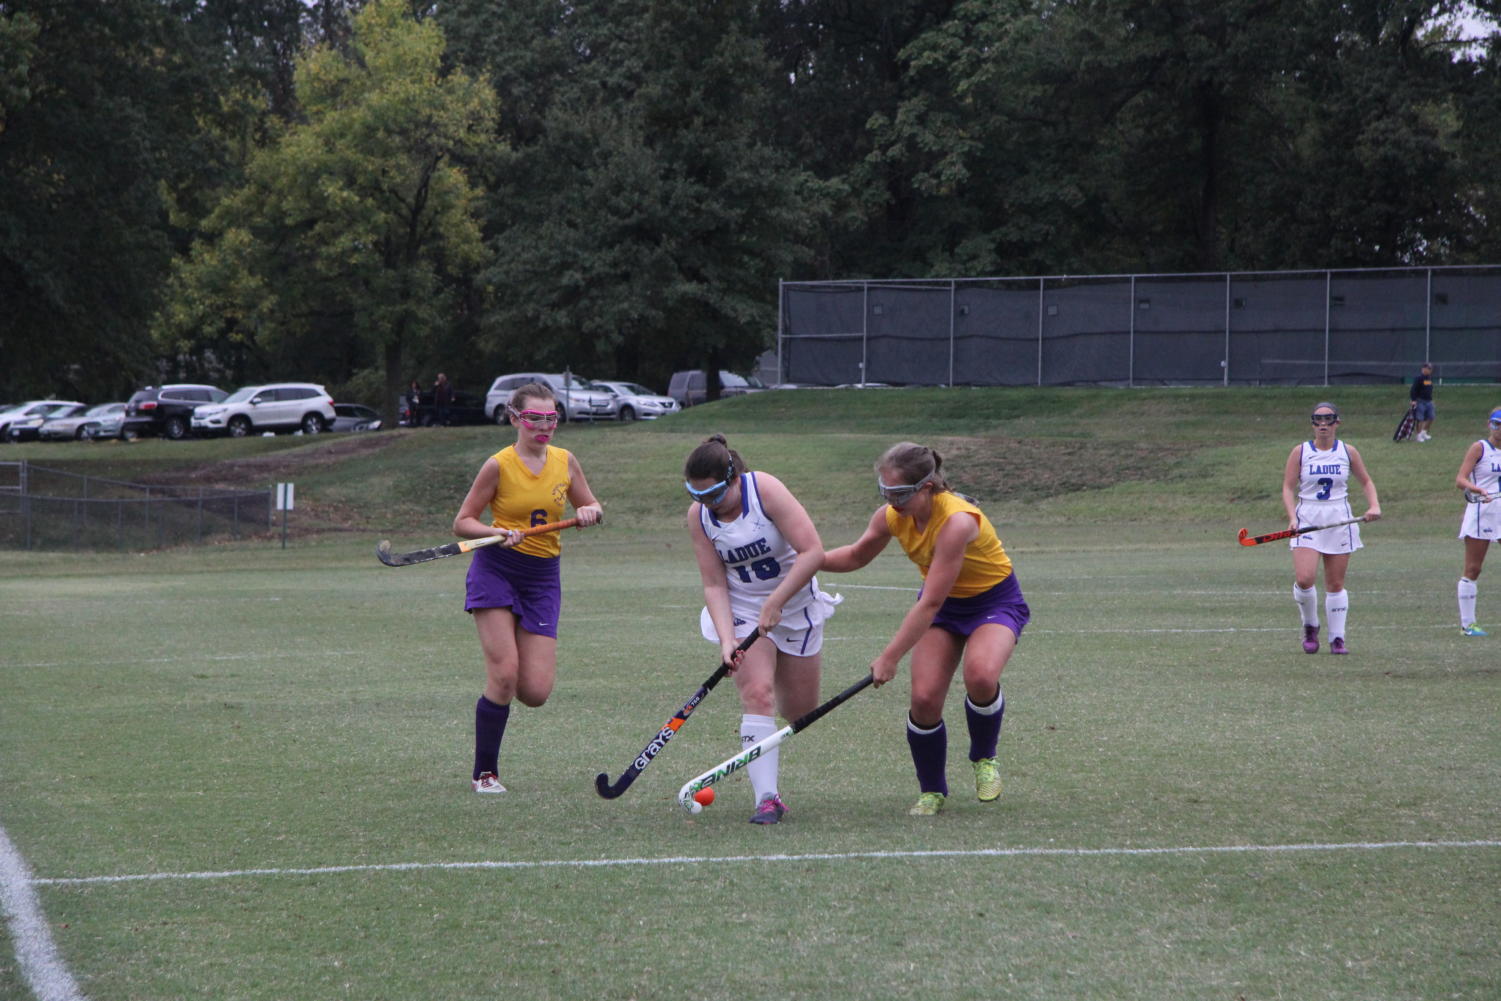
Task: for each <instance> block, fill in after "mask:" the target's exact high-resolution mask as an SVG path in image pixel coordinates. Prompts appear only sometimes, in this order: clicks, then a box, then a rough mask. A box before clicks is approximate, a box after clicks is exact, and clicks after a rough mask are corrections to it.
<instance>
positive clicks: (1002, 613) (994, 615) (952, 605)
mask: <svg viewBox="0 0 1501 1001" xmlns="http://www.w3.org/2000/svg"><path fill="white" fill-rule="evenodd" d="M1031 620H1032V610H1031V609H1030V608H1028V607H1027V600H1026V599H1025V598H1024V597H1022V589H1021V585H1020V584H1018V583H1017V582H1016V574H1014V573H1013V574H1012V575H1011V576H1009V577H1007V578H1006V579H1005V580H1003V581H1001V582H1000V583H999V584H997V585H996V586H995V587H993V588H991V589H990V590H989V591H982V592H980V593H979V594H976V595H971V596H970V597H968V598H945V599H944V601H943V604H942V605H940V606H939V607H938V614H937V615H935V616H934V617H933V625H935V626H937V627H938V628H939V629H946V630H948V631H949V632H951V633H956V634H958V635H960V636H969V635H970V634H972V633H973V632H974V631H975V630H976V629H979V628H980V627H981V626H984V625H989V624H991V623H995V624H997V625H1002V626H1005V627H1006V628H1007V629H1009V630H1011V631H1012V632H1013V633H1015V634H1016V638H1017V639H1021V635H1022V629H1023V628H1024V627H1025V626H1026V624H1027V623H1028V622H1030V621H1031Z"/></svg>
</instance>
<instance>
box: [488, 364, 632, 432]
mask: <svg viewBox="0 0 1501 1001" xmlns="http://www.w3.org/2000/svg"><path fill="white" fill-rule="evenodd" d="M529 382H540V383H542V384H543V385H544V386H551V387H552V391H553V393H554V395H555V396H556V397H557V401H558V420H559V421H576V420H579V419H581V418H582V419H585V420H598V419H600V418H613V417H614V416H615V396H614V395H613V394H612V393H611V392H610V391H609V390H608V389H605V388H604V387H603V386H597V385H595V384H594V383H593V382H590V381H589V380H588V379H581V378H579V377H578V376H576V375H570V376H567V377H566V378H565V377H564V376H562V375H557V374H549V373H546V372H513V373H511V374H510V375H502V376H499V377H498V378H496V380H495V381H494V382H492V383H491V384H490V391H489V392H488V393H486V394H485V413H487V414H489V415H490V418H491V419H492V420H493V421H495V423H497V424H509V423H510V419H509V418H508V417H506V404H507V403H509V402H511V394H512V393H513V392H515V391H516V390H518V389H520V388H521V387H522V386H525V385H526V384H527V383H529ZM565 385H566V386H567V388H566V389H565V388H564V386H565Z"/></svg>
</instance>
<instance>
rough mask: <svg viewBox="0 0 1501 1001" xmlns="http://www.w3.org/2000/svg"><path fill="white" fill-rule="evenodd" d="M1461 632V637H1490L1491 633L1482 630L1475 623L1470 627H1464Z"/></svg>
mask: <svg viewBox="0 0 1501 1001" xmlns="http://www.w3.org/2000/svg"><path fill="white" fill-rule="evenodd" d="M1459 632H1460V635H1462V636H1489V635H1490V633H1488V632H1486V631H1485V630H1484V629H1481V628H1480V627H1479V626H1477V625H1476V624H1475V623H1473V622H1471V623H1470V624H1469V625H1467V626H1465V627H1463V628H1462V629H1460V631H1459Z"/></svg>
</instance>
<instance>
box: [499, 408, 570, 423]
mask: <svg viewBox="0 0 1501 1001" xmlns="http://www.w3.org/2000/svg"><path fill="white" fill-rule="evenodd" d="M510 410H511V416H512V417H514V418H516V419H517V420H518V421H520V422H521V423H523V424H525V425H526V426H527V427H529V428H539V427H552V426H553V425H554V424H556V423H558V412H557V411H556V410H548V411H545V412H544V411H541V410H517V409H516V408H514V407H512V408H510Z"/></svg>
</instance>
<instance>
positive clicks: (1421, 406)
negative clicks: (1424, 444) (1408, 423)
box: [1407, 361, 1433, 441]
mask: <svg viewBox="0 0 1501 1001" xmlns="http://www.w3.org/2000/svg"><path fill="white" fill-rule="evenodd" d="M1407 398H1408V399H1409V400H1411V401H1412V417H1413V420H1414V421H1416V422H1417V423H1416V424H1415V425H1414V427H1415V429H1416V433H1415V434H1414V435H1413V439H1412V440H1413V441H1428V440H1429V439H1430V438H1432V437H1433V435H1431V434H1429V433H1428V429H1429V428H1431V427H1432V426H1433V363H1432V362H1426V361H1425V362H1423V367H1422V369H1420V370H1419V372H1418V374H1417V376H1416V377H1414V378H1413V380H1412V389H1410V390H1409V391H1408V393H1407Z"/></svg>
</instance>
